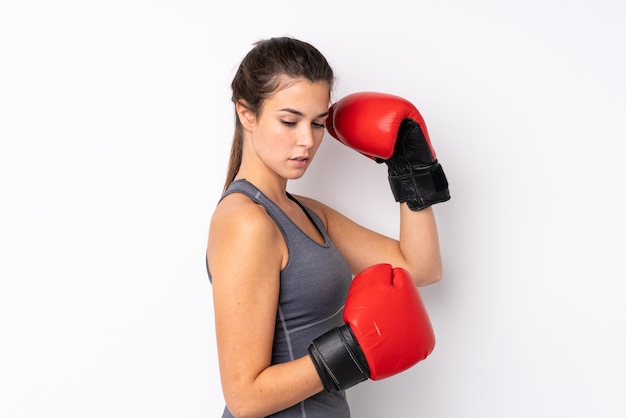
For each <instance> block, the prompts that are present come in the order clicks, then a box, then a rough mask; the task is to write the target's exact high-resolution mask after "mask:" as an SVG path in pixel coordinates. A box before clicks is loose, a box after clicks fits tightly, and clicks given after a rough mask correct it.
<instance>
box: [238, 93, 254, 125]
mask: <svg viewBox="0 0 626 418" xmlns="http://www.w3.org/2000/svg"><path fill="white" fill-rule="evenodd" d="M235 109H236V110H237V117H238V118H239V122H241V124H242V125H243V127H244V129H248V130H251V129H252V127H253V126H254V124H255V122H256V114H255V113H254V112H253V111H252V110H250V107H249V106H248V103H247V102H246V101H245V100H239V101H237V103H236V104H235Z"/></svg>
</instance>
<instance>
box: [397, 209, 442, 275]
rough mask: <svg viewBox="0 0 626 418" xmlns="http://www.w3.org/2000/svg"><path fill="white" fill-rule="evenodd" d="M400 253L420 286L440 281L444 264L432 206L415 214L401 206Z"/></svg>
mask: <svg viewBox="0 0 626 418" xmlns="http://www.w3.org/2000/svg"><path fill="white" fill-rule="evenodd" d="M400 252H401V253H402V256H403V258H404V260H405V262H406V266H405V268H406V269H407V270H408V271H409V272H410V273H411V275H412V277H413V279H414V280H415V282H416V283H417V285H418V286H425V285H428V284H432V283H435V282H437V281H439V279H440V278H441V275H442V263H441V253H440V249H439V235H438V232H437V223H436V220H435V213H434V211H433V207H432V206H430V207H427V208H425V209H422V210H419V211H413V210H410V209H409V208H408V206H407V205H406V203H402V204H400Z"/></svg>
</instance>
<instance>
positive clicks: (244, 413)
mask: <svg viewBox="0 0 626 418" xmlns="http://www.w3.org/2000/svg"><path fill="white" fill-rule="evenodd" d="M226 407H227V408H228V411H229V412H230V413H231V415H232V416H233V417H235V418H257V417H262V415H259V414H257V413H255V412H254V410H253V406H252V405H250V404H247V403H246V402H241V401H233V400H230V401H228V400H227V401H226Z"/></svg>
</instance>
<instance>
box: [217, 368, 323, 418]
mask: <svg viewBox="0 0 626 418" xmlns="http://www.w3.org/2000/svg"><path fill="white" fill-rule="evenodd" d="M223 387H224V397H225V399H226V404H227V405H228V409H229V410H230V411H231V413H232V414H233V415H234V416H236V417H265V416H267V415H270V414H273V413H275V412H278V411H282V410H284V409H287V408H289V407H291V406H293V405H295V404H297V403H298V402H301V401H303V400H305V399H307V398H309V397H311V396H313V395H315V394H317V393H319V392H321V391H322V390H323V386H322V383H321V380H320V378H319V375H318V374H317V371H316V370H315V367H314V365H313V363H312V361H311V359H310V357H309V356H305V357H302V358H300V359H297V360H294V361H290V362H288V363H283V364H277V365H273V366H270V367H268V368H266V369H264V370H263V371H262V372H261V373H259V374H258V375H257V376H256V377H255V378H254V379H253V380H251V381H245V380H243V379H242V380H240V381H239V382H230V383H229V382H223Z"/></svg>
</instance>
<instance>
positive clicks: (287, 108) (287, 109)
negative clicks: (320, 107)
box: [279, 107, 328, 119]
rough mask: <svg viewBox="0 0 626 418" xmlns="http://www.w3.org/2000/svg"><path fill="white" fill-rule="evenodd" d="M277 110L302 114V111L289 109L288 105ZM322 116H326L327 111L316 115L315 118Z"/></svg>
mask: <svg viewBox="0 0 626 418" xmlns="http://www.w3.org/2000/svg"><path fill="white" fill-rule="evenodd" d="M279 111H281V112H289V113H293V114H294V115H297V116H304V113H302V112H300V111H299V110H295V109H291V108H289V107H286V108H283V109H279ZM324 116H328V111H326V112H324V113H321V114H319V115H317V117H316V118H315V119H317V118H323V117H324Z"/></svg>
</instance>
